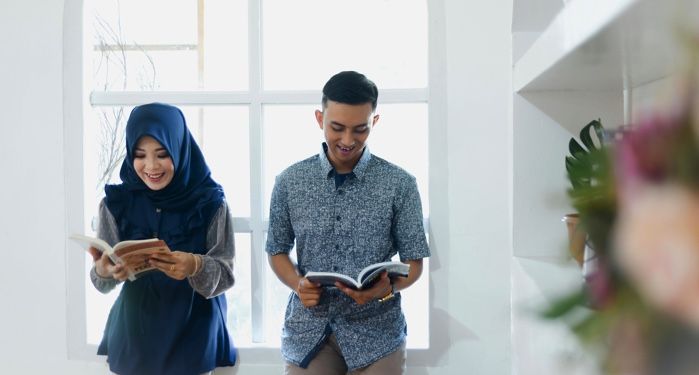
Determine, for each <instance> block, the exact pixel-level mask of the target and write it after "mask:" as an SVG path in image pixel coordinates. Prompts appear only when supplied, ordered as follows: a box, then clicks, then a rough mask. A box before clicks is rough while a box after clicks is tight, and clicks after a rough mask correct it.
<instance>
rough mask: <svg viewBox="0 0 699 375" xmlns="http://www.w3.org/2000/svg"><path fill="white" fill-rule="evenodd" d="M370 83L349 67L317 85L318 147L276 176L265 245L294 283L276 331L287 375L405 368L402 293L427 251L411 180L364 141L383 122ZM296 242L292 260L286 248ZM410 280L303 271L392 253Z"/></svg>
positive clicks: (354, 268) (356, 267)
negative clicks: (360, 279)
mask: <svg viewBox="0 0 699 375" xmlns="http://www.w3.org/2000/svg"><path fill="white" fill-rule="evenodd" d="M377 99H378V89H377V88H376V85H375V84H374V83H373V82H372V81H370V80H369V79H367V78H366V77H365V76H364V75H362V74H360V73H357V72H352V71H347V72H341V73H338V74H336V75H335V76H333V77H332V78H330V80H329V81H328V82H327V83H326V84H325V86H324V87H323V98H322V111H320V110H316V112H315V116H316V120H317V122H318V126H319V127H320V129H321V130H323V134H324V136H325V142H324V143H323V144H322V150H321V152H320V153H319V154H317V155H314V156H312V157H310V158H308V159H306V160H303V161H301V162H298V163H296V164H294V165H292V166H291V167H289V168H287V169H286V170H285V171H284V172H282V173H281V174H280V175H279V176H277V179H276V182H275V186H274V190H273V192H272V202H271V204H270V223H269V233H268V237H267V245H266V250H267V253H268V259H269V264H270V266H271V267H272V270H274V272H275V273H276V275H277V277H279V279H280V280H281V281H282V282H283V283H284V284H286V285H287V286H288V287H289V288H291V289H292V290H293V291H294V293H293V294H292V296H291V298H290V300H289V305H288V306H287V310H286V317H285V321H284V330H283V334H282V355H283V357H284V359H285V360H286V374H323V375H327V374H343V375H344V374H346V373H348V371H349V373H350V374H363V375H370V374H382V375H391V374H403V373H404V371H405V336H406V324H405V318H404V317H403V313H402V311H401V306H400V300H401V298H400V294H399V293H398V291H400V290H403V289H405V288H407V287H409V286H410V285H412V284H413V283H414V282H415V281H416V280H417V279H418V278H419V277H420V274H421V273H422V258H425V257H428V256H429V248H428V246H427V241H426V238H425V232H424V229H423V226H422V208H421V206H420V196H419V194H418V190H417V184H416V182H415V178H414V177H413V176H411V175H410V174H408V173H407V172H405V171H404V170H402V169H401V168H399V167H397V166H395V165H393V164H390V163H389V162H387V161H385V160H383V159H381V158H379V157H377V156H374V155H372V154H371V153H370V151H369V148H368V147H367V146H366V144H367V140H368V138H369V135H370V134H371V131H372V129H373V128H374V126H376V123H377V122H378V120H379V115H378V114H375V111H376V103H377ZM294 242H295V244H296V253H297V258H298V265H295V264H293V263H292V262H291V260H290V258H289V252H290V251H291V249H292V248H293V247H294ZM396 253H397V254H398V255H399V256H400V259H401V261H402V262H404V263H407V264H409V265H410V272H409V274H408V276H407V277H396V278H393V279H389V278H388V276H387V275H386V274H385V273H384V274H382V276H381V278H380V279H379V280H378V281H377V282H376V283H374V284H373V285H372V286H371V287H369V288H368V289H364V290H359V291H357V290H352V289H350V288H348V287H347V286H346V285H343V284H340V283H337V284H336V288H321V287H320V285H318V284H314V283H312V282H310V281H309V280H308V279H306V278H305V277H304V276H303V275H305V274H306V273H307V272H308V271H330V272H338V273H342V274H345V275H349V276H351V277H355V276H357V274H358V273H359V271H360V270H361V269H362V268H364V267H366V266H368V265H370V264H373V263H378V262H383V261H389V260H390V259H391V257H392V256H394V255H395V254H396Z"/></svg>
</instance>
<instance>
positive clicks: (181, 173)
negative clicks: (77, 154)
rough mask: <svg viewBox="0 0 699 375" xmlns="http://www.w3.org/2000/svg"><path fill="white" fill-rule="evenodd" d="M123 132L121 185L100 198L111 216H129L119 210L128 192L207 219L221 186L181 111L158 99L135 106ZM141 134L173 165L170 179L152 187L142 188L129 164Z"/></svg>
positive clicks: (108, 188)
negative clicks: (152, 188) (161, 185)
mask: <svg viewBox="0 0 699 375" xmlns="http://www.w3.org/2000/svg"><path fill="white" fill-rule="evenodd" d="M125 132H126V157H125V158H124V162H123V163H122V165H121V171H120V173H119V175H120V177H121V180H122V183H121V184H117V185H107V186H105V193H106V198H105V202H106V204H107V207H108V208H109V210H110V211H111V212H112V214H113V215H114V216H115V219H117V221H119V219H120V218H125V219H127V220H128V216H129V215H130V214H129V213H128V212H124V208H126V206H128V205H129V203H130V201H131V197H132V195H133V194H139V193H141V194H144V195H145V196H146V197H147V198H148V199H149V200H150V201H151V202H152V203H153V205H155V206H156V207H158V208H161V209H165V210H171V211H186V212H188V213H191V215H189V216H190V219H194V218H199V219H201V220H202V221H205V222H208V221H209V220H210V219H211V217H212V216H213V214H214V213H215V212H216V210H217V209H218V208H219V206H220V205H221V203H222V202H223V199H224V194H223V189H222V188H221V186H220V185H219V184H218V183H216V182H215V181H214V180H213V179H212V178H211V171H210V170H209V167H208V166H207V165H206V161H205V160H204V155H203V154H202V153H201V150H200V149H199V146H197V144H196V142H195V140H194V137H192V134H191V133H190V132H189V129H188V128H187V124H186V121H185V118H184V115H183V114H182V111H180V110H179V109H178V108H177V107H174V106H171V105H167V104H162V103H151V104H145V105H141V106H138V107H135V108H134V109H133V110H132V111H131V114H130V115H129V120H128V122H127V123H126V131H125ZM146 135H148V136H151V137H152V138H154V139H155V140H156V141H158V142H159V143H160V144H161V145H162V146H163V147H164V148H165V149H166V150H167V152H168V153H169V155H170V158H171V159H172V163H173V165H174V167H175V172H174V175H173V178H172V181H170V183H169V184H168V185H167V186H166V187H165V188H163V189H161V190H157V191H154V190H151V189H150V188H148V187H147V186H146V184H145V183H144V182H143V180H141V178H140V177H139V176H138V174H137V173H136V170H135V169H134V164H133V162H134V151H135V148H136V145H137V144H138V141H139V140H140V139H141V138H142V137H143V136H146ZM131 214H140V213H135V212H134V213H131ZM197 221H200V220H197ZM190 224H192V223H190ZM190 227H191V225H190Z"/></svg>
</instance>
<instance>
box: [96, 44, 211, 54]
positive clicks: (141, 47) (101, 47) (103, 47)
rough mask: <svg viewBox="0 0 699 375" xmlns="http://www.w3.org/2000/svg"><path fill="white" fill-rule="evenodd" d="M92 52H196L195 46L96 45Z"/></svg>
mask: <svg viewBox="0 0 699 375" xmlns="http://www.w3.org/2000/svg"><path fill="white" fill-rule="evenodd" d="M92 50H93V51H149V52H161V51H162V52H164V51H196V50H197V45H196V44H137V43H134V44H96V45H95V46H94V47H93V49H92Z"/></svg>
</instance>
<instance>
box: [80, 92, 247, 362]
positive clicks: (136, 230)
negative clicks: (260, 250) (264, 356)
mask: <svg viewBox="0 0 699 375" xmlns="http://www.w3.org/2000/svg"><path fill="white" fill-rule="evenodd" d="M120 177H121V180H122V184H120V185H108V186H106V187H105V193H106V196H105V198H104V200H103V201H102V202H101V204H100V208H99V219H100V220H99V228H98V233H97V234H98V237H100V238H102V239H103V240H105V241H107V242H108V243H110V245H114V244H115V243H117V242H119V241H122V240H137V239H145V238H153V237H157V238H160V239H162V240H164V241H165V242H166V243H167V245H168V246H169V247H170V249H172V250H173V251H172V253H168V254H163V255H157V256H153V257H151V258H150V260H149V262H150V264H152V265H153V266H155V267H156V268H157V269H158V270H159V271H161V272H150V273H147V274H145V275H144V276H142V277H139V278H138V279H136V280H134V281H130V280H127V277H128V275H127V273H126V270H125V269H124V268H123V267H122V266H121V265H120V264H116V265H115V264H113V263H111V262H110V261H109V258H108V257H107V256H106V255H102V254H100V253H99V252H97V251H96V250H95V249H90V251H91V254H92V256H93V258H94V259H95V266H94V267H93V268H92V270H91V279H92V282H93V284H94V285H95V287H96V288H97V289H98V290H99V291H101V292H103V293H106V292H108V291H110V290H111V289H113V288H114V287H115V286H116V285H117V284H118V283H120V282H124V285H123V286H122V288H121V293H120V294H119V297H118V298H117V300H116V301H115V303H114V306H112V309H111V311H110V313H109V318H108V320H107V325H106V328H105V331H104V337H103V338H102V342H101V343H100V345H99V348H98V351H97V353H98V354H100V355H106V356H107V362H108V363H109V368H110V370H111V371H113V372H115V373H117V374H168V375H169V374H182V375H193V374H201V373H206V372H208V371H211V370H213V369H214V368H215V367H221V366H233V365H234V364H235V359H236V351H235V348H234V346H233V343H232V341H231V339H230V336H229V334H228V331H227V329H226V299H225V296H224V295H223V294H222V293H223V292H224V291H226V290H227V289H228V288H230V287H231V286H232V285H233V254H234V243H233V228H232V222H231V217H230V212H229V210H228V206H227V205H226V202H225V200H224V194H223V190H222V189H221V186H220V185H218V184H217V183H216V182H215V181H214V180H213V179H212V178H211V176H210V171H209V168H208V167H207V165H206V162H205V161H204V157H203V155H202V153H201V151H200V150H199V147H198V146H197V144H196V143H195V141H194V138H193V137H192V135H191V134H190V132H189V130H188V129H187V125H186V123H185V119H184V116H183V114H182V112H181V111H180V110H179V109H177V108H175V107H173V106H170V105H165V104H159V103H153V104H146V105H142V106H139V107H136V108H134V109H133V111H132V112H131V115H130V116H129V120H128V122H127V125H126V158H125V159H124V162H123V164H122V166H121V172H120ZM125 280H127V281H125Z"/></svg>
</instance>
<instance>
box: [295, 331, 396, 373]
mask: <svg viewBox="0 0 699 375" xmlns="http://www.w3.org/2000/svg"><path fill="white" fill-rule="evenodd" d="M284 374H285V375H403V374H405V342H404V343H403V345H401V347H400V348H398V350H396V351H395V352H393V353H391V354H389V355H387V356H385V357H383V358H381V359H379V360H378V361H376V362H374V363H372V364H370V365H369V366H367V367H363V368H360V369H357V370H354V371H351V372H347V365H346V364H345V359H344V358H343V357H342V352H341V351H340V347H339V346H337V340H336V339H335V335H330V337H328V340H327V341H326V342H325V344H323V347H322V348H321V349H320V351H319V352H318V354H316V356H315V357H314V358H313V359H312V360H311V363H310V364H309V365H308V368H306V369H302V368H300V367H298V366H296V365H294V364H291V363H288V362H287V363H286V366H285V367H284Z"/></svg>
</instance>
